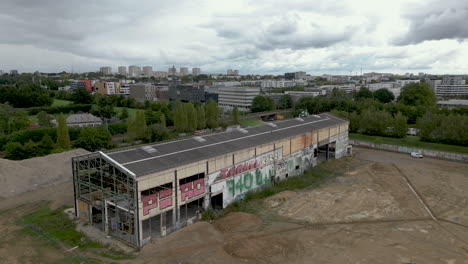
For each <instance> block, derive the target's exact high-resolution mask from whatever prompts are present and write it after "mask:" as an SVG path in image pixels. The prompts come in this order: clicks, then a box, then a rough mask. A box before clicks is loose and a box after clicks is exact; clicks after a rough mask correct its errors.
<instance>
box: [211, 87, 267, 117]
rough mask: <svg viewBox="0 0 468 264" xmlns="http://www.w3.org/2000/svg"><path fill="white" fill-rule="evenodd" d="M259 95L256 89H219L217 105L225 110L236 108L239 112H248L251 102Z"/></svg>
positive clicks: (258, 90) (258, 89)
mask: <svg viewBox="0 0 468 264" xmlns="http://www.w3.org/2000/svg"><path fill="white" fill-rule="evenodd" d="M259 94H260V88H258V87H223V88H220V89H219V94H218V105H219V106H220V107H221V108H223V109H226V110H231V109H233V108H234V107H235V106H237V108H238V109H239V111H250V107H251V106H252V100H253V99H254V97H255V96H257V95H259Z"/></svg>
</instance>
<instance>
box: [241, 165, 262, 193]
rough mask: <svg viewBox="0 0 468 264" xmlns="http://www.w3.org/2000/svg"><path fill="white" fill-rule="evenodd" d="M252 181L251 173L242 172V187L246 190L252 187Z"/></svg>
mask: <svg viewBox="0 0 468 264" xmlns="http://www.w3.org/2000/svg"><path fill="white" fill-rule="evenodd" d="M257 171H259V169H257ZM252 183H253V175H252V173H250V172H248V173H246V174H244V187H245V189H247V190H250V188H252Z"/></svg>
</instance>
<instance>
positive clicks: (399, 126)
mask: <svg viewBox="0 0 468 264" xmlns="http://www.w3.org/2000/svg"><path fill="white" fill-rule="evenodd" d="M407 122H408V118H406V117H405V116H404V115H402V114H401V113H400V112H398V113H397V114H396V115H395V117H394V118H393V126H392V127H393V129H392V132H391V134H390V135H391V136H392V137H397V138H404V137H405V136H406V133H407V132H408V124H407Z"/></svg>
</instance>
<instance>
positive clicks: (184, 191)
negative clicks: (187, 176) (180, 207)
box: [180, 182, 193, 201]
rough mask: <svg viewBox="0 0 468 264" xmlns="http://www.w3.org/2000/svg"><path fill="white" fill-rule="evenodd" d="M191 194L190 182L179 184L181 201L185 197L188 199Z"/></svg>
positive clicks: (191, 186)
mask: <svg viewBox="0 0 468 264" xmlns="http://www.w3.org/2000/svg"><path fill="white" fill-rule="evenodd" d="M192 196H193V185H192V183H191V182H189V183H186V184H182V185H181V186H180V198H181V199H182V201H185V199H190V198H192Z"/></svg>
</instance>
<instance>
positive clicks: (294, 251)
mask: <svg viewBox="0 0 468 264" xmlns="http://www.w3.org/2000/svg"><path fill="white" fill-rule="evenodd" d="M303 249H304V245H303V244H302V243H301V242H300V241H299V240H297V239H294V238H289V237H286V236H282V235H277V234H275V235H270V236H259V237H253V238H247V239H243V240H237V241H233V242H231V243H228V244H227V245H226V246H224V250H225V251H226V252H227V253H228V254H230V255H232V256H235V257H237V258H241V259H253V260H255V262H257V263H285V262H284V260H285V259H287V260H288V262H291V261H292V260H294V259H296V258H297V257H298V256H300V255H301V254H300V252H301V251H302V250H303Z"/></svg>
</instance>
